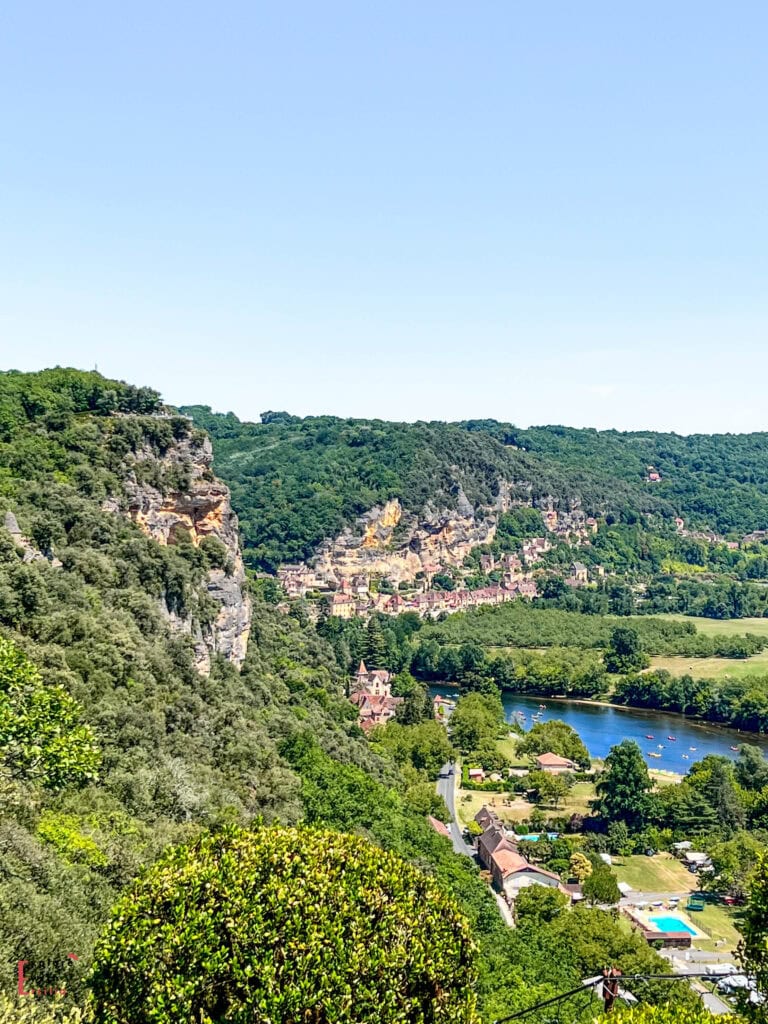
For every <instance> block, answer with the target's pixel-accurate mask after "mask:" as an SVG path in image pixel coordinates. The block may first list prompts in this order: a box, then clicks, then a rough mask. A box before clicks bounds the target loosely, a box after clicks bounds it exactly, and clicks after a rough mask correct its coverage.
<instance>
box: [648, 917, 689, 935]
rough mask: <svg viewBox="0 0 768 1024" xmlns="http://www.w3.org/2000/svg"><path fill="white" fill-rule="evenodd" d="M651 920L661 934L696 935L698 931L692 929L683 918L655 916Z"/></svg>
mask: <svg viewBox="0 0 768 1024" xmlns="http://www.w3.org/2000/svg"><path fill="white" fill-rule="evenodd" d="M649 920H650V921H651V922H652V923H653V924H655V925H656V927H657V928H658V929H659V931H660V932H688V934H689V935H695V934H696V929H695V928H691V926H690V925H689V924H687V922H685V921H683V919H682V918H681V917H673V916H672V915H671V914H654V915H653V916H652V917H649Z"/></svg>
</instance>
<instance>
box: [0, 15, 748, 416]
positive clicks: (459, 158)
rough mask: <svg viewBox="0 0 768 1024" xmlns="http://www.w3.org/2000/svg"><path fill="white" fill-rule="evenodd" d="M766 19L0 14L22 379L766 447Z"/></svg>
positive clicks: (3, 166)
mask: <svg viewBox="0 0 768 1024" xmlns="http://www.w3.org/2000/svg"><path fill="white" fill-rule="evenodd" d="M766 52H768V5H766V4H765V3H764V2H754V3H744V2H741V3H740V2H738V0H736V2H731V3H728V4H725V3H722V2H721V0H719V2H716V3H715V2H707V0H696V2H688V0H676V2H674V3H669V2H668V0H667V2H664V3H661V2H649V0H645V2H644V3H634V4H629V3H616V2H615V0H611V2H599V3H598V2H590V0H585V2H584V3H578V4H577V3H573V2H572V0H567V2H552V3H546V4H544V3H540V4H537V3H530V2H526V3H522V2H516V0H502V2H481V3H474V4H472V3H466V2H462V3H458V2H452V0H440V2H437V0H416V2H414V0H409V2H407V3H405V2H400V0H390V2H387V3H378V4H374V3H371V2H365V0H350V2H348V3H339V2H334V0H326V2H323V3H299V2H295V3H290V2H286V3H271V4H263V3H255V2H249V3H245V2H242V3H235V2H230V3H228V2H226V0H225V2H223V3H218V4H213V3H210V2H207V3H199V2H196V0H189V2H185V3H179V2H176V0H165V2H163V3H157V2H153V3H148V2H145V0H131V2H130V3H128V2H124V3H111V2H107V3H104V2H103V0H99V2H88V0H79V2H77V3H74V4H62V3H60V2H55V3H54V2H48V0H39V2H36V0H24V2H19V0H6V3H5V4H4V5H3V13H2V20H1V21H0V115H1V116H2V122H1V123H2V136H1V137H2V144H1V146H0V356H1V358H0V363H1V364H2V365H3V366H5V367H16V368H19V369H32V368H39V367H42V366H46V365H51V364H55V363H60V364H63V365H78V366H83V367H92V366H93V365H94V364H95V363H98V366H99V368H100V369H101V370H102V371H103V372H104V373H107V374H109V375H114V376H119V377H123V378H126V379H129V380H131V381H134V382H136V383H147V384H151V385H153V386H155V387H157V388H159V389H160V390H161V391H162V392H163V393H164V394H165V396H166V398H167V399H168V400H169V401H172V402H176V403H183V402H203V403H206V404H210V405H212V406H213V407H214V408H216V409H220V410H228V409H232V410H234V411H235V412H236V413H238V415H240V416H242V417H246V418H255V417H256V416H257V415H258V413H259V412H260V411H261V410H262V409H267V408H271V409H281V408H282V409H288V410H290V411H292V412H295V413H302V414H306V413H321V412H330V413H336V414H339V415H360V416H367V415H376V416H381V417H386V418H391V419H416V418H427V419H429V418H441V419H455V418H460V417H466V416H495V417H497V418H499V419H508V420H512V421H514V422H517V423H519V424H523V425H525V424H529V423H552V422H560V423H571V424H574V425H594V426H617V427H628V428H638V427H653V428H659V429H668V428H672V429H677V430H680V431H685V432H688V431H693V430H746V429H764V428H768V412H767V411H766V402H765V380H766V376H767V375H768V287H767V286H768V258H767V256H766V246H767V245H768V191H767V188H766V186H767V184H768V166H767V164H768V131H766V109H765V108H766V97H768V61H766Z"/></svg>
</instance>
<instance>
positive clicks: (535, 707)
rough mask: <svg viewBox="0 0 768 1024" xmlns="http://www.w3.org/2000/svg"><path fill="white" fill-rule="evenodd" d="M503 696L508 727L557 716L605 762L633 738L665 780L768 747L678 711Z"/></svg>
mask: <svg viewBox="0 0 768 1024" xmlns="http://www.w3.org/2000/svg"><path fill="white" fill-rule="evenodd" d="M432 693H433V694H436V693H441V694H442V695H444V696H455V694H456V690H455V687H450V686H442V687H438V686H435V687H432ZM501 700H502V705H503V707H504V717H505V719H506V721H507V722H508V723H509V724H510V727H512V726H513V724H517V725H518V726H521V727H523V728H524V729H529V728H531V726H532V725H535V724H536V723H537V722H546V721H551V720H552V719H559V720H561V721H564V722H566V723H567V724H568V725H570V726H571V727H572V728H573V729H574V730H575V731H576V732H577V733H578V734H579V736H580V737H581V738H582V740H583V742H584V744H585V746H586V748H587V750H588V751H589V754H590V757H591V758H592V759H593V760H600V759H602V760H604V759H605V758H606V757H607V755H608V753H609V751H610V749H611V748H612V747H614V746H616V745H618V744H619V743H621V742H622V740H626V739H629V740H634V741H635V742H636V743H637V744H638V746H639V747H640V750H641V751H642V754H643V757H644V759H645V761H646V763H647V765H648V768H649V769H650V770H652V771H654V773H658V775H655V776H654V777H655V778H657V780H658V781H659V782H661V783H663V782H665V781H673V780H674V779H677V778H679V777H680V776H682V775H685V774H686V773H687V772H688V770H689V768H690V766H691V765H692V764H693V763H695V762H696V761H700V760H701V759H702V758H703V757H706V756H707V755H709V754H715V755H720V756H725V757H730V758H734V757H735V756H736V753H737V751H738V748H739V745H740V744H741V743H744V742H749V743H752V744H755V745H757V746H760V747H761V748H762V749H764V750H766V751H768V738H766V736H764V735H759V734H749V735H745V734H743V733H738V732H736V731H734V730H730V729H728V728H726V727H724V726H719V725H714V724H712V723H708V722H704V721H702V720H700V719H692V718H688V717H687V716H685V715H681V714H679V713H672V712H669V713H667V712H663V711H654V710H651V709H649V708H632V707H627V706H626V705H624V704H615V703H612V702H611V701H600V700H590V699H587V698H569V697H562V696H560V697H537V696H531V695H528V694H526V695H525V696H522V695H519V694H515V693H510V692H509V691H507V690H505V691H503V692H502V696H501ZM541 705H544V707H541ZM670 773H671V774H670Z"/></svg>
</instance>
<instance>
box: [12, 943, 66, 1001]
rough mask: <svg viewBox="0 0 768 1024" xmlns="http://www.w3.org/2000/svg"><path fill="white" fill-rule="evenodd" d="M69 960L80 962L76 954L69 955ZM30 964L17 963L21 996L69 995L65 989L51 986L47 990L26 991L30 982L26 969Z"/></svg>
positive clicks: (22, 961)
mask: <svg viewBox="0 0 768 1024" xmlns="http://www.w3.org/2000/svg"><path fill="white" fill-rule="evenodd" d="M67 959H68V960H78V959H79V957H78V956H77V955H76V954H75V953H67ZM28 963H29V960H17V961H16V968H17V970H18V972H19V980H18V993H19V995H20V996H65V995H66V994H67V990H66V989H65V988H53V986H51V985H49V986H48V987H47V988H31V989H30V990H29V992H27V991H25V989H26V987H27V984H28V982H27V979H26V978H25V977H24V968H25V967H26V965H27V964H28Z"/></svg>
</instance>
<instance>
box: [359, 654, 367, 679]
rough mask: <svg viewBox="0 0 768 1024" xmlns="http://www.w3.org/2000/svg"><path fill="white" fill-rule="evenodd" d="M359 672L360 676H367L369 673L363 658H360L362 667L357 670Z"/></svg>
mask: <svg viewBox="0 0 768 1024" xmlns="http://www.w3.org/2000/svg"><path fill="white" fill-rule="evenodd" d="M357 674H358V675H359V676H367V675H368V669H367V668H366V667H365V662H364V661H363V659H362V658H361V659H360V668H359V669H358V670H357Z"/></svg>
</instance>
